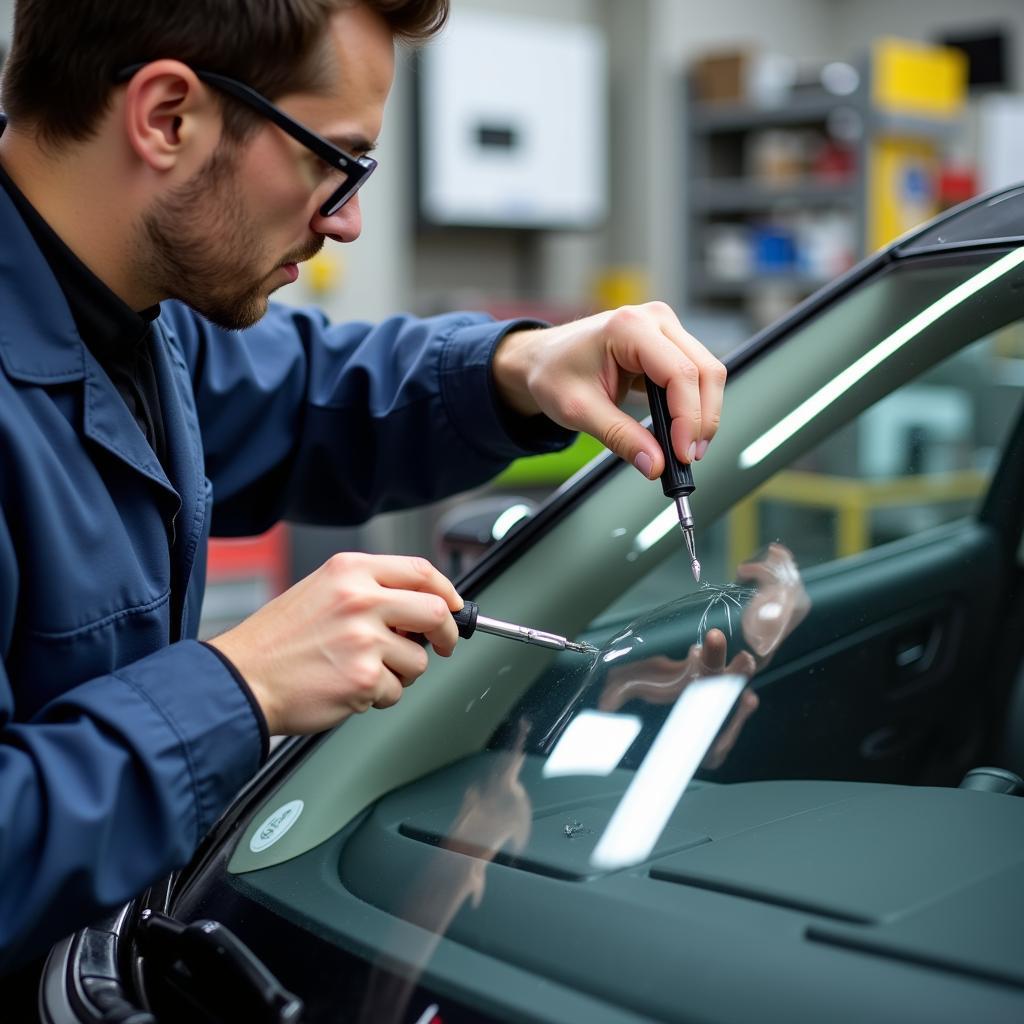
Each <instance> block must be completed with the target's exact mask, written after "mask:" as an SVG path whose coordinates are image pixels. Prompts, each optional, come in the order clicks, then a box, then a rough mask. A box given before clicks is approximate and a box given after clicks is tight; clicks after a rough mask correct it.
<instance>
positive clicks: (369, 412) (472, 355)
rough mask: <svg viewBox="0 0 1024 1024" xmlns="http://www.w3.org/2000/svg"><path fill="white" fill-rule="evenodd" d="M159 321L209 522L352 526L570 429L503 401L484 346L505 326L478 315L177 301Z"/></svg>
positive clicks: (256, 526) (469, 478)
mask: <svg viewBox="0 0 1024 1024" xmlns="http://www.w3.org/2000/svg"><path fill="white" fill-rule="evenodd" d="M161 322H162V323H163V324H164V326H165V328H167V329H169V330H170V331H171V332H172V335H173V338H174V339H176V341H177V343H178V344H179V345H180V346H181V348H182V350H183V353H184V356H185V359H186V362H187V364H188V366H189V367H190V369H191V372H192V375H193V389H194V392H195V396H196V404H197V409H198V414H199V420H200V426H201V430H202V434H203V445H204V450H205V454H206V470H207V475H208V476H209V477H210V479H211V480H212V482H213V487H214V495H215V501H216V504H215V509H214V519H213V528H214V532H215V533H218V534H246V533H258V532H261V531H262V530H264V529H267V528H268V527H269V526H270V525H272V524H273V523H274V522H276V521H277V520H278V519H281V518H288V519H292V520H295V521H299V522H307V523H317V524H323V525H351V524H355V523H360V522H363V521H365V520H366V519H368V518H369V517H370V516H372V515H374V514H376V513H378V512H384V511H389V510H392V509H398V508H406V507H409V506H411V505H417V504H423V503H426V502H430V501H435V500H437V499H439V498H442V497H445V496H447V495H449V494H453V493H455V492H457V491H461V490H465V489H467V488H470V487H474V486H477V485H478V484H481V483H483V482H484V481H486V480H489V479H490V478H491V477H493V476H494V475H496V474H497V473H498V472H500V471H501V470H502V469H503V468H504V467H505V466H506V465H507V464H508V463H509V462H510V461H511V460H512V459H515V458H518V457H519V456H521V455H528V454H533V453H537V452H546V451H556V450H558V449H561V448H563V447H565V446H566V445H567V444H569V443H570V442H571V441H572V439H573V437H574V435H573V434H572V433H571V432H569V431H567V430H563V429H561V428H560V427H557V426H556V425H555V424H554V423H552V422H551V421H550V420H548V419H547V418H546V417H543V416H537V417H534V418H532V419H525V418H522V417H517V416H515V415H513V414H510V413H507V412H504V411H503V410H502V409H501V407H500V403H499V401H498V399H497V396H496V395H495V392H494V385H493V382H492V379H491V356H492V354H493V352H494V349H495V347H496V346H497V344H498V342H499V341H500V340H501V338H502V337H503V336H504V335H505V334H506V333H508V331H510V330H512V329H514V328H517V327H521V326H540V325H538V324H536V323H534V322H523V321H518V322H517V321H513V322H504V323H496V322H494V321H493V320H491V319H490V318H489V317H487V316H486V315H484V314H480V313H458V314H453V315H449V316H444V317H435V318H432V319H425V320H421V319H416V318H414V317H410V316H397V317H393V318H391V319H389V320H386V321H384V322H383V323H381V324H379V325H376V326H373V325H370V324H366V323H348V324H336V325H331V324H329V323H328V322H327V321H326V319H325V318H324V316H323V314H321V313H320V312H318V311H315V310H301V309H292V308H289V307H284V306H277V305H274V304H272V305H271V306H270V309H269V311H268V313H267V315H266V316H265V317H264V318H263V320H261V321H260V322H259V323H258V324H257V325H256V326H254V327H252V328H249V329H248V330H245V331H224V330H220V329H218V328H215V327H212V326H211V325H210V324H208V323H206V322H205V321H203V320H202V319H201V318H200V317H198V316H197V315H196V314H195V313H193V312H192V311H191V310H189V309H187V308H186V307H184V306H182V305H180V304H178V303H165V309H164V312H163V313H162V315H161Z"/></svg>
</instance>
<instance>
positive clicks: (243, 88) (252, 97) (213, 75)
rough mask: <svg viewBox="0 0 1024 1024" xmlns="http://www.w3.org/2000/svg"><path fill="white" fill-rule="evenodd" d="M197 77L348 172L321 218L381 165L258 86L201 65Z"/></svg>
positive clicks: (129, 70)
mask: <svg viewBox="0 0 1024 1024" xmlns="http://www.w3.org/2000/svg"><path fill="white" fill-rule="evenodd" d="M145 66H146V65H145V64H131V65H129V66H128V67H126V68H122V69H121V70H120V71H118V73H117V74H116V75H115V76H114V81H115V82H118V83H122V82H127V81H128V80H129V79H130V78H132V76H133V75H134V74H135V73H136V72H137V71H139V70H140V69H141V68H144V67H145ZM192 71H193V73H194V74H195V76H196V77H197V78H198V79H199V80H200V81H201V82H206V83H207V85H212V86H213V87H214V88H215V89H219V90H220V91H221V92H223V93H226V94H227V95H228V96H232V97H234V98H235V99H236V100H239V101H240V102H242V103H244V104H245V105H246V106H247V107H250V108H251V109H253V110H255V111H256V113H258V114H261V115H262V116H263V117H265V118H267V120H268V121H273V123H274V124H276V125H277V126H278V128H280V129H281V130H282V131H283V132H285V133H286V134H288V135H290V136H291V137H292V138H293V139H295V141H296V142H298V143H299V144H300V145H303V146H305V147H306V149H308V150H310V151H311V152H313V153H315V154H316V155H317V156H318V157H319V158H320V159H321V160H323V161H324V163H326V164H327V165H328V166H329V167H333V168H335V169H337V170H339V171H341V172H342V173H344V174H345V175H346V178H345V182H344V184H342V185H340V186H339V187H338V188H337V189H335V190H334V191H333V192H332V193H331V194H330V196H329V197H328V199H327V201H326V202H325V203H323V204H322V205H321V207H320V216H321V217H331V216H333V215H334V214H335V213H337V212H338V211H339V210H340V209H341V208H342V207H343V206H344V205H345V204H346V203H347V202H348V201H349V200H350V199H351V198H352V197H353V196H354V195H355V194H356V192H358V191H359V189H361V188H362V187H363V185H364V184H366V179H367V178H369V176H370V175H371V174H372V173H373V171H374V170H375V169H376V167H377V161H376V160H374V159H373V157H371V156H353V155H352V154H351V153H346V152H345V150H343V149H341V148H340V147H338V146H336V145H334V143H333V142H328V141H327V139H325V138H324V137H323V136H322V135H318V134H317V133H316V132H314V131H313V130H312V129H310V128H307V127H306V126H305V125H304V124H301V123H300V122H298V121H296V120H295V119H294V118H293V117H289V116H288V115H287V114H286V113H285V112H284V111H283V110H281V108H280V107H277V106H275V105H274V104H273V103H271V102H270V100H268V99H267V98H266V97H265V96H262V95H260V93H258V92H257V91H256V90H255V89H251V88H250V87H249V86H247V85H244V84H243V83H242V82H239V81H236V80H235V79H234V78H229V77H228V76H227V75H221V74H218V73H217V72H215V71H201V70H200V69H199V68H192Z"/></svg>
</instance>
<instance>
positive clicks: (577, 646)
mask: <svg viewBox="0 0 1024 1024" xmlns="http://www.w3.org/2000/svg"><path fill="white" fill-rule="evenodd" d="M565 649H566V650H567V651H576V652H577V653H578V654H596V653H597V648H596V647H594V645H593V644H585V643H578V642H577V641H575V640H566V641H565Z"/></svg>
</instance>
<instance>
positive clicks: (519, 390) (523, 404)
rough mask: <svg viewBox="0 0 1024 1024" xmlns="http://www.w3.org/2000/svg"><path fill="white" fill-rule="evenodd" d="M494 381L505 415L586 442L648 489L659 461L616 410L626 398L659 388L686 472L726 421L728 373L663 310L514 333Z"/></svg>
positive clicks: (660, 306)
mask: <svg viewBox="0 0 1024 1024" xmlns="http://www.w3.org/2000/svg"><path fill="white" fill-rule="evenodd" d="M493 372H494V381H495V385H496V386H497V389H498V393H499V395H500V396H501V398H502V400H503V401H504V402H505V404H506V405H507V406H508V407H509V408H511V409H513V410H514V411H516V412H518V413H520V414H521V415H524V416H535V415H537V414H538V413H543V414H544V415H546V416H547V417H548V418H550V419H552V420H554V421H555V422H556V423H558V424H560V425H561V426H563V427H568V428H569V429H571V430H582V431H585V432H586V433H588V434H591V435H592V436H593V437H596V438H597V439H598V440H599V441H600V442H601V443H602V444H604V445H605V447H607V448H610V449H611V450H612V451H613V452H615V454H616V455H618V456H619V457H620V458H623V459H625V460H626V461H628V462H631V463H632V464H633V465H635V466H636V467H637V469H639V470H640V472H641V473H643V475H644V476H646V477H648V478H649V479H652V480H653V479H655V478H656V477H659V476H661V473H662V470H663V469H664V465H665V463H664V457H663V454H662V451H661V448H660V447H659V445H658V442H657V441H656V440H655V439H654V436H653V435H652V434H651V433H650V432H649V431H647V430H645V429H644V428H643V427H642V426H641V425H640V424H639V423H638V422H637V421H636V420H635V419H633V417H631V416H629V415H627V414H626V413H624V412H622V410H621V409H619V404H620V403H621V402H622V400H623V399H624V398H625V396H626V392H627V391H629V390H630V389H631V388H633V389H637V390H640V391H644V390H645V387H646V384H645V382H644V375H646V376H648V377H650V378H651V380H653V381H654V383H655V384H658V385H660V386H661V387H663V388H665V390H666V392H667V395H668V407H669V412H670V413H671V415H672V447H673V448H674V449H675V453H676V456H677V457H678V458H679V459H681V460H682V461H683V462H687V463H688V462H693V461H696V460H698V459H700V458H702V457H703V455H704V452H705V451H706V450H707V446H708V442H710V441H711V439H712V438H713V437H714V436H715V432H716V431H717V430H718V422H719V419H720V417H721V413H722V393H723V389H724V386H725V367H724V366H723V365H722V364H721V363H720V362H719V361H718V360H717V359H716V358H715V357H714V356H713V355H712V354H711V353H710V352H709V351H708V350H707V349H706V348H705V347H704V346H703V345H702V344H701V343H700V342H699V341H697V339H696V338H694V337H693V336H692V335H690V334H688V333H687V332H686V331H685V330H684V329H683V326H682V324H680V322H679V320H678V318H677V317H676V315H675V313H673V312H672V310H671V309H670V308H669V307H668V306H667V305H665V303H663V302H648V303H645V304H644V305H641V306H623V307H622V308H620V309H616V310H611V311H609V312H605V313H597V314H595V315H594V316H590V317H586V318H585V319H583V320H576V321H574V322H573V323H568V324H563V325H561V326H559V327H549V328H545V329H536V330H526V331H513V332H512V333H510V334H509V335H507V336H506V337H505V338H504V339H502V341H501V344H500V345H499V346H498V348H497V351H496V352H495V355H494V362H493Z"/></svg>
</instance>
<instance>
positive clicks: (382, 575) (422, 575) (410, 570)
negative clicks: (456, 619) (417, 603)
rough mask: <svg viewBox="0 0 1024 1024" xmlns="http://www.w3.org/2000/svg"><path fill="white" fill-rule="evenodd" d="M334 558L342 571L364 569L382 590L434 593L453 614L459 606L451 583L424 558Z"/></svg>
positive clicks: (356, 554)
mask: <svg viewBox="0 0 1024 1024" xmlns="http://www.w3.org/2000/svg"><path fill="white" fill-rule="evenodd" d="M335 559H337V560H339V561H340V562H341V563H342V566H343V568H347V567H351V566H353V565H356V566H359V567H362V568H365V569H366V571H368V572H369V573H370V574H371V575H372V576H373V578H374V579H375V580H376V581H377V582H378V583H379V584H380V585H381V586H382V587H391V588H393V589H396V590H416V591H421V592H424V593H430V594H437V595H438V597H441V598H443V599H444V601H445V603H446V604H447V605H448V608H449V609H450V610H451V611H453V612H457V611H458V610H459V609H460V608H461V607H462V604H463V601H462V598H461V597H459V595H458V592H457V591H456V589H455V586H454V584H453V583H452V582H451V580H449V579H448V577H447V576H445V575H444V574H443V573H442V572H440V571H439V570H438V569H436V568H435V567H434V566H433V565H431V564H430V562H428V561H427V560H426V559H425V558H416V557H409V556H405V555H368V554H362V553H360V552H345V553H344V554H341V555H335V556H334V558H333V559H332V561H334V560H335Z"/></svg>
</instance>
